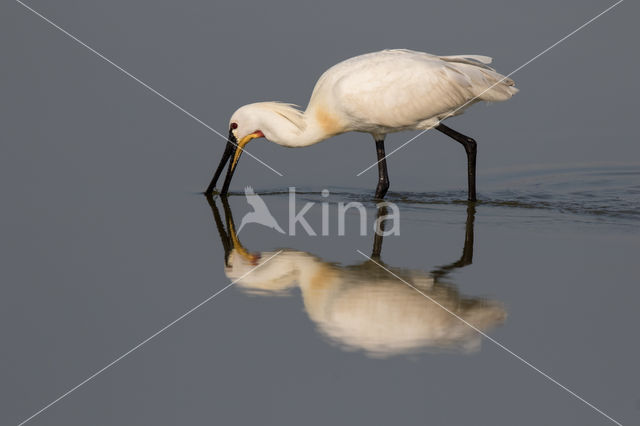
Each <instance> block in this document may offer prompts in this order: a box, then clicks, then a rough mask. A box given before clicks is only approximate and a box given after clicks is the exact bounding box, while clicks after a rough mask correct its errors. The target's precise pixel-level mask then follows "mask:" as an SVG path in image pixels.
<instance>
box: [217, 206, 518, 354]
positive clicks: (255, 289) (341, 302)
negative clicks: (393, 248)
mask: <svg viewBox="0 0 640 426" xmlns="http://www.w3.org/2000/svg"><path fill="white" fill-rule="evenodd" d="M208 201H209V203H210V205H211V209H212V213H213V216H214V219H215V221H216V226H217V228H218V232H219V234H220V238H221V241H222V246H223V248H224V251H225V261H224V264H225V274H226V276H227V277H228V278H229V279H231V280H233V282H235V283H236V286H239V287H240V288H242V289H244V290H245V291H247V292H249V293H253V294H261V295H270V294H274V295H280V294H286V293H287V291H288V290H290V289H292V288H294V287H298V288H300V293H301V296H302V301H303V303H304V310H305V311H306V313H307V315H308V316H309V318H310V319H311V320H312V321H313V323H314V324H315V325H316V327H317V329H318V330H319V331H320V332H321V333H322V334H324V335H325V336H327V337H328V338H329V339H331V340H332V341H333V342H336V343H338V344H339V345H340V346H342V347H344V348H346V349H357V350H363V351H364V352H365V353H367V354H368V355H370V356H373V357H387V356H391V355H398V354H406V353H412V352H414V351H418V350H424V349H434V350H440V349H444V350H452V351H462V352H473V351H476V350H478V349H479V348H480V343H481V340H482V336H481V335H480V334H479V333H478V332H477V330H482V331H488V330H489V329H492V328H493V327H496V326H497V325H499V324H501V323H502V322H504V321H505V319H506V317H507V312H506V310H505V308H504V307H503V306H502V304H501V303H500V302H498V301H495V300H486V299H482V298H478V297H469V296H465V295H463V294H461V293H460V292H459V291H458V290H457V289H456V287H455V286H454V285H453V284H446V283H443V282H441V279H442V278H444V277H446V275H447V274H448V272H449V271H451V270H454V269H457V268H461V267H464V266H466V265H468V264H470V263H471V262H472V257H473V220H474V216H473V215H474V210H467V226H466V228H467V229H466V233H465V240H464V241H465V243H464V249H463V254H462V257H461V258H460V260H458V261H457V262H454V263H452V264H450V265H447V266H443V267H441V268H439V269H438V270H437V271H433V272H432V273H427V272H425V271H421V270H409V269H404V268H396V267H391V266H389V265H385V266H384V268H385V269H387V270H385V269H383V267H382V265H384V264H383V263H382V260H380V257H379V256H380V251H381V249H382V236H381V235H376V236H375V237H374V245H373V251H372V255H371V258H372V259H375V258H377V259H378V260H377V261H375V262H373V261H366V262H364V263H361V264H358V265H351V266H343V265H339V264H336V263H334V262H328V261H325V260H323V259H321V258H318V257H316V256H314V255H312V254H310V253H307V252H303V251H299V250H295V249H285V250H282V251H280V254H279V255H277V256H276V252H270V251H267V252H260V253H251V252H249V251H248V250H247V249H246V248H245V247H244V246H243V245H242V244H241V243H240V240H239V239H238V236H237V233H236V232H235V230H234V229H235V226H234V222H233V216H232V212H231V208H230V206H229V204H228V202H227V200H226V199H225V198H224V197H222V204H223V207H224V209H225V219H226V225H227V226H226V228H225V225H224V224H223V222H222V218H221V216H220V213H219V211H218V208H217V206H216V205H215V201H214V200H213V198H212V197H208ZM378 214H379V215H380V214H383V215H384V214H386V213H385V212H384V211H383V210H381V209H379V210H378ZM378 217H380V216H378ZM227 231H228V232H227ZM258 265H260V266H259V267H257V266H258ZM390 272H391V273H390ZM392 274H393V275H392ZM394 275H395V276H394ZM398 277H402V278H401V279H398ZM401 280H402V281H401ZM403 281H404V282H403ZM407 284H409V285H407ZM429 299H430V300H429ZM434 302H435V303H434ZM452 314H455V315H452ZM461 320H464V322H463V321H461ZM465 322H466V323H465ZM469 324H473V326H474V327H475V328H476V329H477V330H476V329H474V328H472V327H469Z"/></svg>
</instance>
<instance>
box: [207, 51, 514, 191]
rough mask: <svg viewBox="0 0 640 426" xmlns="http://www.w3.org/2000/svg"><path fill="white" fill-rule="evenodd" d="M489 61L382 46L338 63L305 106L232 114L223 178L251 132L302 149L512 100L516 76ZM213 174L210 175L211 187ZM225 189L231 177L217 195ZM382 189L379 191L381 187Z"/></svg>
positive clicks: (262, 106)
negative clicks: (230, 155)
mask: <svg viewBox="0 0 640 426" xmlns="http://www.w3.org/2000/svg"><path fill="white" fill-rule="evenodd" d="M489 63H491V58H489V57H486V56H479V55H457V56H436V55H431V54H428V53H423V52H415V51H411V50H383V51H381V52H375V53H369V54H365V55H361V56H356V57H354V58H351V59H347V60H345V61H343V62H340V63H338V64H337V65H334V66H333V67H331V68H329V69H328V70H327V71H326V72H325V73H324V74H322V76H321V77H320V79H319V80H318V82H317V83H316V86H315V88H314V90H313V93H312V95H311V99H310V101H309V104H308V106H307V108H306V110H305V111H304V112H302V111H299V110H298V109H296V108H295V106H294V105H291V104H284V103H280V102H259V103H253V104H249V105H245V106H243V107H241V108H239V109H238V110H237V111H236V112H235V113H234V114H233V115H232V116H231V120H230V122H229V125H230V137H232V138H233V139H235V140H236V141H237V149H236V150H235V155H234V156H233V159H232V162H231V164H230V166H229V172H228V174H227V180H230V176H231V175H232V174H233V170H234V169H235V166H236V163H237V160H238V158H239V156H240V153H241V152H242V149H243V147H244V145H246V144H247V143H248V142H249V141H250V140H252V139H254V138H256V137H263V136H264V137H266V138H267V139H268V140H270V141H271V142H274V143H277V144H279V145H283V146H288V147H303V146H308V145H312V144H314V143H317V142H320V141H322V140H324V139H327V138H329V137H331V136H334V135H337V134H340V133H344V132H351V131H356V132H367V133H370V134H372V135H373V137H374V138H375V139H376V141H384V137H385V135H386V134H388V133H392V132H398V131H402V130H416V129H429V128H433V127H436V126H438V125H439V124H440V121H441V120H444V119H445V118H448V117H450V116H453V115H459V114H461V113H462V112H463V111H464V110H465V109H466V108H468V107H469V106H471V105H472V104H474V103H476V102H480V101H490V102H496V101H504V100H507V99H509V98H511V96H513V95H514V94H515V93H517V91H518V89H516V88H515V87H514V82H513V80H511V79H509V78H506V77H504V76H503V75H501V74H499V73H498V72H496V71H495V70H494V69H493V68H491V67H489V66H488V65H487V64H489ZM439 130H442V129H439ZM456 133H457V132H456ZM450 136H451V135H450ZM462 136H464V135H462ZM452 137H454V136H452ZM454 138H455V137H454ZM456 140H458V139H456ZM458 141H459V142H460V143H463V144H464V142H462V141H460V140H458ZM232 142H234V143H235V141H232ZM474 143H475V142H474ZM382 150H383V151H384V147H382ZM225 154H226V152H225ZM474 155H475V154H474ZM223 159H224V158H223ZM380 160H381V159H380V158H379V161H380ZM474 164H475V159H474ZM220 167H224V164H221V166H220ZM219 169H220V168H219ZM220 171H221V170H218V171H217V173H216V175H219V172H220ZM381 172H382V170H381ZM384 172H385V175H386V164H385V170H384ZM474 174H475V166H474ZM381 178H382V176H381ZM216 180H217V176H214V180H213V181H212V185H210V188H209V189H210V190H213V185H215V181H216ZM474 185H475V182H474ZM387 186H388V185H387ZM226 187H228V182H225V187H223V191H222V193H226ZM470 189H471V188H470ZM474 189H475V188H474ZM208 192H209V191H208ZM379 192H380V191H377V193H376V195H380V194H379ZM382 192H383V193H382V194H381V195H382V196H384V192H386V189H385V190H384V191H382ZM474 192H475V191H474ZM470 198H471V197H470ZM474 198H475V194H474Z"/></svg>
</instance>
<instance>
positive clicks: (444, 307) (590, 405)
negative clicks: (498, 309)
mask: <svg viewBox="0 0 640 426" xmlns="http://www.w3.org/2000/svg"><path fill="white" fill-rule="evenodd" d="M356 251H357V252H358V253H360V254H361V255H362V256H364V257H366V258H367V259H369V260H370V261H372V262H373V263H375V264H376V265H378V266H379V267H380V268H382V269H384V270H385V271H387V272H388V273H390V274H391V275H393V276H394V277H395V278H397V279H398V280H400V281H402V282H403V283H405V284H406V285H408V286H409V287H411V288H412V289H414V290H415V291H417V292H418V293H420V294H421V295H422V296H424V297H426V298H427V299H429V300H430V301H432V302H433V303H435V304H436V305H438V306H439V307H441V308H442V309H444V310H445V311H447V312H448V313H449V314H451V315H453V316H454V317H456V318H457V319H459V320H460V321H461V322H463V323H464V324H465V325H467V326H469V327H471V328H472V329H473V330H475V331H476V332H478V333H479V334H481V335H482V336H483V337H484V338H486V339H487V340H489V341H491V342H492V343H494V344H496V345H497V346H498V347H499V348H500V349H503V350H505V351H506V352H507V353H509V354H510V355H512V356H514V357H515V358H516V359H517V360H518V361H521V362H523V363H524V364H525V365H527V366H528V367H531V368H532V369H533V370H534V371H536V372H537V373H539V374H541V375H542V376H543V377H545V378H546V379H547V380H549V381H551V382H552V383H555V384H556V385H558V386H559V387H560V388H562V389H564V390H565V391H567V392H568V393H569V394H571V395H572V396H574V397H575V398H577V399H579V400H580V401H582V402H584V403H585V404H586V405H588V406H589V407H591V408H593V409H594V410H595V411H597V412H598V413H600V414H602V415H603V416H604V417H606V418H607V419H609V420H611V421H612V422H613V423H615V424H617V425H618V426H622V424H621V423H620V422H618V421H617V420H615V419H614V418H612V417H611V416H609V415H608V414H607V413H605V412H604V411H602V410H600V409H599V408H598V407H596V406H595V405H593V404H592V403H590V402H589V401H587V400H586V399H584V398H583V397H581V396H580V395H578V394H577V393H575V392H574V391H572V390H571V389H569V388H568V387H566V386H565V385H563V384H562V383H560V382H559V381H557V380H556V379H554V378H553V377H551V376H550V375H548V374H547V373H545V372H544V371H542V370H540V369H539V368H538V367H536V366H535V365H533V364H531V363H530V362H529V361H527V360H526V359H524V358H523V357H521V356H520V355H518V354H516V353H515V352H513V351H512V350H511V349H509V348H507V347H506V346H505V345H503V344H502V343H500V342H498V341H497V340H496V339H494V338H493V337H491V336H489V335H488V334H486V333H485V332H484V331H482V330H480V329H479V328H477V327H476V326H474V325H473V324H471V323H470V322H468V321H466V320H465V319H464V318H462V317H460V316H458V315H457V314H456V313H455V312H452V311H451V310H449V309H448V308H447V307H446V306H444V305H442V304H440V303H439V302H438V301H437V300H435V299H434V298H432V297H430V296H428V295H427V294H425V293H423V292H422V291H420V290H419V289H418V288H416V287H415V286H413V285H412V284H410V283H408V282H407V281H405V280H403V279H402V278H400V277H399V276H398V275H396V274H394V273H393V272H392V271H390V270H389V269H387V268H386V267H385V266H384V265H382V264H380V263H378V262H376V261H375V260H373V259H372V258H371V257H369V256H367V255H366V254H364V253H363V252H361V251H360V250H356Z"/></svg>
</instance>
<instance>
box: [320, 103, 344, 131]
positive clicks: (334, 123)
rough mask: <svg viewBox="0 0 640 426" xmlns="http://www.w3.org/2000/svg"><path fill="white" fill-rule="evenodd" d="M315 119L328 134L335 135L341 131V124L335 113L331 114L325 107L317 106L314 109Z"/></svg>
mask: <svg viewBox="0 0 640 426" xmlns="http://www.w3.org/2000/svg"><path fill="white" fill-rule="evenodd" d="M315 119H316V121H317V122H318V124H319V125H320V127H321V128H322V130H324V131H325V133H327V134H328V135H335V134H338V133H341V132H342V130H343V126H342V125H341V123H340V121H339V120H338V118H337V117H336V116H335V114H332V113H331V112H329V111H328V110H327V109H325V108H322V107H321V108H318V109H317V110H316V111H315Z"/></svg>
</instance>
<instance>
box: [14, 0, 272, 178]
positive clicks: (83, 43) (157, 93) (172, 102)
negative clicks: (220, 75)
mask: <svg viewBox="0 0 640 426" xmlns="http://www.w3.org/2000/svg"><path fill="white" fill-rule="evenodd" d="M16 2H17V3H18V4H20V5H22V6H24V7H25V8H26V9H28V10H30V11H31V12H33V13H34V14H35V15H37V16H39V17H40V18H42V19H43V20H44V21H46V22H48V23H49V24H51V25H52V26H53V27H54V28H56V29H58V30H60V31H61V32H62V33H63V34H65V35H66V36H68V37H69V38H71V39H72V40H74V41H75V42H77V43H78V44H80V45H82V46H84V47H86V48H87V49H88V50H89V51H91V52H92V53H94V54H95V55H96V56H98V57H99V58H101V59H103V60H104V61H105V62H107V63H109V64H111V65H113V66H114V67H115V68H116V69H117V70H118V71H121V72H122V73H123V74H125V75H126V76H128V77H131V78H132V79H133V80H135V81H136V82H138V83H139V84H140V85H142V86H143V87H144V88H146V89H148V90H149V91H150V92H152V93H154V94H156V95H158V96H159V97H161V98H162V99H164V100H165V101H167V102H168V103H169V104H171V105H172V106H173V107H175V108H177V109H178V110H180V111H181V112H183V113H184V114H186V115H187V116H189V117H191V118H193V119H194V120H195V121H197V122H198V123H200V124H202V125H203V126H204V127H206V128H207V129H209V130H211V131H212V132H213V133H215V134H216V135H218V136H220V137H221V138H223V139H224V140H227V139H228V138H227V137H226V136H225V135H223V134H222V133H220V132H218V131H217V130H216V129H214V128H213V127H211V126H210V125H208V124H207V123H205V122H204V121H202V120H201V119H199V118H198V117H196V116H195V115H193V114H191V113H190V112H189V111H187V110H186V109H184V108H183V107H181V106H180V105H178V104H177V103H175V102H174V101H172V100H171V99H169V98H168V97H166V96H165V95H163V94H162V93H160V92H158V91H157V90H156V89H154V88H153V87H151V86H149V85H148V84H147V83H145V82H144V81H142V80H140V79H139V78H138V77H136V76H135V75H133V74H131V73H130V72H129V71H127V70H125V69H124V68H122V67H121V66H120V65H118V64H116V63H115V62H113V61H112V60H111V59H109V58H107V57H106V56H104V55H103V54H102V53H100V52H98V51H97V50H96V49H94V48H93V47H91V46H89V45H88V44H86V43H85V42H83V41H82V40H80V39H79V38H78V37H76V36H74V35H73V34H71V33H70V32H69V31H67V30H65V29H64V28H62V27H61V26H59V25H58V24H56V23H55V22H53V21H51V20H50V19H49V18H47V17H46V16H44V15H42V14H41V13H40V12H38V11H36V10H35V9H33V8H32V7H30V6H28V5H26V4H24V3H23V2H22V1H20V0H16ZM236 146H237V144H236ZM242 150H243V151H244V152H245V153H247V155H249V156H250V157H251V158H253V159H254V160H256V161H257V162H259V163H260V164H262V165H263V166H265V167H266V168H268V169H269V170H271V171H272V172H274V173H275V174H277V175H278V176H282V173H280V172H279V171H277V170H276V169H274V168H273V167H271V166H270V165H268V164H267V163H265V162H264V161H262V160H261V159H259V158H258V157H256V156H255V155H253V154H251V153H250V152H249V151H247V150H246V149H244V148H242Z"/></svg>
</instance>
